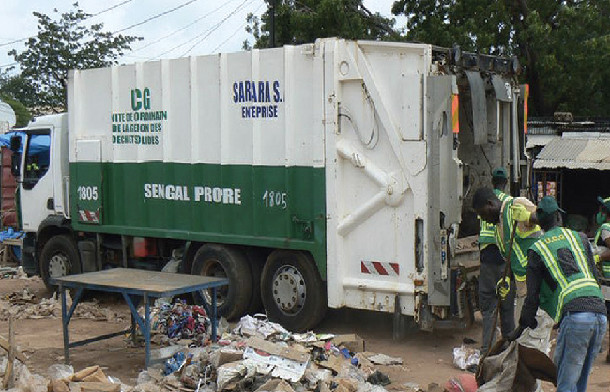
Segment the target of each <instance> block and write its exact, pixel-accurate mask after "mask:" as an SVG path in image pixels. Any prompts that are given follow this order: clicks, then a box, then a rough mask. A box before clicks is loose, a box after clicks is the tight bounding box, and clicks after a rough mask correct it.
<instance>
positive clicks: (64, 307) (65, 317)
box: [59, 284, 70, 365]
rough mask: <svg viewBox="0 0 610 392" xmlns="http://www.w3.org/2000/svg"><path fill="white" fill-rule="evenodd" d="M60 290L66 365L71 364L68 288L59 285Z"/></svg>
mask: <svg viewBox="0 0 610 392" xmlns="http://www.w3.org/2000/svg"><path fill="white" fill-rule="evenodd" d="M59 291H60V292H61V325H62V327H63V332H64V362H65V364H66V365H69V364H70V337H69V336H68V323H69V322H70V319H69V317H68V306H67V300H66V288H65V287H63V285H61V284H60V285H59Z"/></svg>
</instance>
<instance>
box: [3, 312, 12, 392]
mask: <svg viewBox="0 0 610 392" xmlns="http://www.w3.org/2000/svg"><path fill="white" fill-rule="evenodd" d="M14 324H15V317H14V316H10V318H9V320H8V363H7V365H6V371H5V372H4V382H3V383H2V385H3V387H4V389H9V388H12V387H13V384H14V379H15V376H14V374H13V365H14V363H15V326H14Z"/></svg>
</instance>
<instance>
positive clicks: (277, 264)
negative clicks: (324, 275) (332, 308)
mask: <svg viewBox="0 0 610 392" xmlns="http://www.w3.org/2000/svg"><path fill="white" fill-rule="evenodd" d="M261 292H262V297H263V304H264V305H265V310H266V311H267V315H268V316H269V319H270V320H271V321H275V322H278V323H280V324H281V325H282V326H284V328H286V329H288V330H290V331H294V332H301V331H306V330H308V329H311V328H313V327H314V326H315V325H316V324H318V323H319V322H320V321H321V320H322V318H323V317H324V314H325V313H326V308H327V301H326V287H325V285H324V282H323V281H322V279H321V278H320V274H319V273H318V270H317V268H316V266H315V263H314V262H313V260H312V259H311V257H309V256H308V255H306V254H304V253H302V252H294V251H286V250H276V251H274V252H272V253H271V254H270V255H269V257H268V258H267V263H266V264H265V267H264V269H263V277H262V282H261Z"/></svg>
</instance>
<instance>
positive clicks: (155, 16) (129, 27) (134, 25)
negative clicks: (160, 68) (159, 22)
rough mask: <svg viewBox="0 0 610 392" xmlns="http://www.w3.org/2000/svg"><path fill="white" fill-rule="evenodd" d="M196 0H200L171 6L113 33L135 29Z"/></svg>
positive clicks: (191, 0) (193, 0) (190, 0)
mask: <svg viewBox="0 0 610 392" xmlns="http://www.w3.org/2000/svg"><path fill="white" fill-rule="evenodd" d="M196 1H198V0H189V1H187V2H186V3H182V4H180V5H178V6H176V7H174V8H170V9H169V10H167V11H163V12H161V13H158V14H156V15H153V16H151V17H150V18H147V19H144V20H143V21H141V22H139V23H135V24H132V25H131V26H127V27H125V28H123V29H120V30H117V31H115V32H114V33H113V34H117V33H122V32H123V31H126V30H130V29H133V28H134V27H138V26H141V25H143V24H144V23H148V22H150V21H151V20H155V19H158V18H160V17H162V16H163V15H167V14H169V13H172V12H174V11H177V10H179V9H180V8H182V7H186V6H187V5H189V4H191V3H194V2H196Z"/></svg>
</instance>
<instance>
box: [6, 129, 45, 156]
mask: <svg viewBox="0 0 610 392" xmlns="http://www.w3.org/2000/svg"><path fill="white" fill-rule="evenodd" d="M15 135H16V136H20V137H21V146H20V147H19V151H13V152H23V145H24V144H25V143H24V138H25V132H9V133H5V134H3V135H0V145H1V146H6V147H9V148H10V146H11V137H13V136H15ZM50 149H51V136H50V135H30V148H29V150H28V155H39V154H42V153H46V152H48V151H49V150H50Z"/></svg>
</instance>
